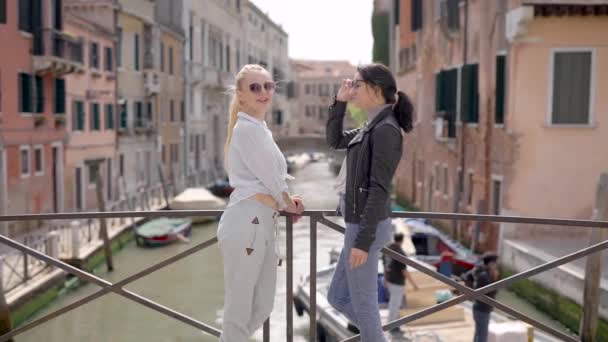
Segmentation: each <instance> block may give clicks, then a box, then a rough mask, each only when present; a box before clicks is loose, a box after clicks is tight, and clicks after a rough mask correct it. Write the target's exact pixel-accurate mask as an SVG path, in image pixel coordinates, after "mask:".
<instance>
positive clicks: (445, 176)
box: [443, 166, 450, 196]
mask: <svg viewBox="0 0 608 342" xmlns="http://www.w3.org/2000/svg"><path fill="white" fill-rule="evenodd" d="M449 191H450V179H449V176H448V167H447V166H444V167H443V194H444V195H446V196H447V195H448V194H449Z"/></svg>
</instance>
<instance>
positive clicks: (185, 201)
mask: <svg viewBox="0 0 608 342" xmlns="http://www.w3.org/2000/svg"><path fill="white" fill-rule="evenodd" d="M225 207H226V201H225V200H223V199H221V198H219V197H217V196H215V195H214V194H212V193H211V192H210V191H209V190H207V189H205V188H188V189H186V190H184V192H182V193H181V194H179V195H178V196H177V197H175V198H174V199H173V200H172V201H171V202H170V204H169V208H170V209H172V210H223V209H224V208H225ZM219 216H220V215H218V216H217V217H219ZM217 217H216V216H196V217H192V222H193V223H207V222H213V221H215V220H216V218H217Z"/></svg>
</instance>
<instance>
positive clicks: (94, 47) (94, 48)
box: [89, 43, 99, 69]
mask: <svg viewBox="0 0 608 342" xmlns="http://www.w3.org/2000/svg"><path fill="white" fill-rule="evenodd" d="M90 49H91V50H90V56H89V58H90V63H91V68H93V69H99V44H97V43H91V48H90Z"/></svg>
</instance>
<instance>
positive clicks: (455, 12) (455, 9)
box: [447, 0, 460, 31]
mask: <svg viewBox="0 0 608 342" xmlns="http://www.w3.org/2000/svg"><path fill="white" fill-rule="evenodd" d="M459 3H460V0H447V9H448V29H450V30H452V31H456V30H458V29H459V28H460V7H459V6H458V4H459Z"/></svg>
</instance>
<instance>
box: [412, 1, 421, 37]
mask: <svg viewBox="0 0 608 342" xmlns="http://www.w3.org/2000/svg"><path fill="white" fill-rule="evenodd" d="M411 1H412V2H411V6H412V13H411V14H412V32H416V31H418V30H420V29H422V0H411Z"/></svg>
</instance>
